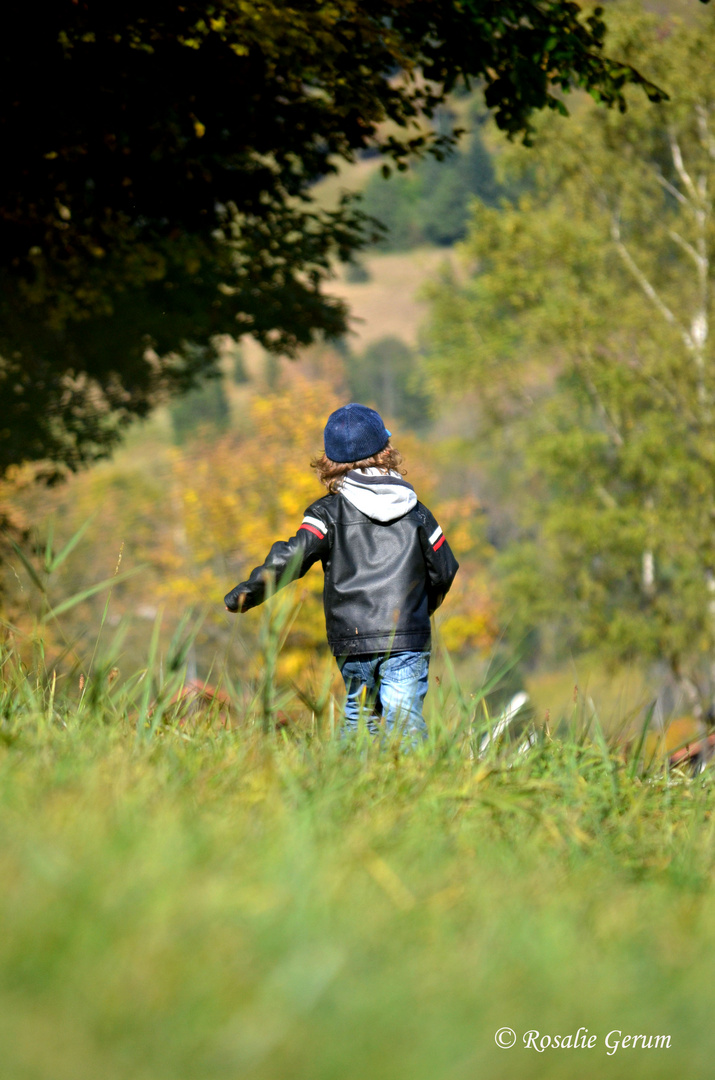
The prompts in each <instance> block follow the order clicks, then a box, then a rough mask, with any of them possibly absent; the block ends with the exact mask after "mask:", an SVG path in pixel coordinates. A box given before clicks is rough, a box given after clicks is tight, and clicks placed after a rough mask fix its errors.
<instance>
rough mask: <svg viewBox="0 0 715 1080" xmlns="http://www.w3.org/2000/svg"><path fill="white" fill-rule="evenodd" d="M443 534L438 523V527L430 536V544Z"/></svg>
mask: <svg viewBox="0 0 715 1080" xmlns="http://www.w3.org/2000/svg"><path fill="white" fill-rule="evenodd" d="M441 535H442V530H441V529H440V527H439V525H438V526H437V528H436V529H435V531H434V532H433V533H432V535H431V536H430V538H429V542H430V544H434V542H435V540H439V538H440V536H441Z"/></svg>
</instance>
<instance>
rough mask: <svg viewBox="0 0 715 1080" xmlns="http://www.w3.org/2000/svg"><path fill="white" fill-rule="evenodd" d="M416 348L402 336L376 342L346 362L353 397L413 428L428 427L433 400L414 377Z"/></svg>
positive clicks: (419, 429)
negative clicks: (410, 345) (414, 349)
mask: <svg viewBox="0 0 715 1080" xmlns="http://www.w3.org/2000/svg"><path fill="white" fill-rule="evenodd" d="M416 374H417V372H416V369H415V354H414V351H413V350H412V349H411V348H410V347H409V345H407V344H406V343H405V342H404V341H402V340H401V339H400V338H396V337H384V338H380V339H379V341H374V342H373V343H372V344H371V345H368V347H367V348H366V349H365V351H364V353H363V354H362V356H360V357H359V358H355V359H354V360H352V362H349V363H348V365H347V380H348V386H349V388H350V396H351V397H352V399H353V400H354V401H364V402H369V403H371V404H373V405H375V406H376V407H377V408H378V409H380V410H381V411H383V412H384V413H386V414H387V415H388V416H394V417H396V418H397V419H399V420H401V421H402V422H403V423H404V424H406V425H407V426H409V427H411V428H412V429H413V430H414V431H422V432H424V431H425V430H426V428H428V427H429V424H430V420H431V412H432V402H431V401H430V398H429V395H428V394H427V392H426V391H425V389H424V386H421V385H418V384H417V382H416V379H415V376H416Z"/></svg>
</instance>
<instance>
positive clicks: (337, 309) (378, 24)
mask: <svg viewBox="0 0 715 1080" xmlns="http://www.w3.org/2000/svg"><path fill="white" fill-rule="evenodd" d="M603 37H604V24H603V22H602V20H601V18H600V15H599V13H598V10H596V12H594V14H593V15H590V16H588V17H584V16H582V12H581V10H580V8H579V5H578V4H576V3H563V2H556V0H502V2H501V3H500V4H498V5H495V4H493V3H486V2H484V0H453V2H449V3H440V4H435V3H433V2H432V0H392V2H388V0H367V2H365V0H360V2H357V0H336V2H335V3H331V4H325V3H319V2H317V0H294V2H293V3H292V4H291V5H283V4H280V3H278V2H276V0H247V2H241V3H239V2H238V0H216V2H214V3H212V4H206V3H203V2H199V0H185V2H184V3H182V4H176V5H169V6H166V5H162V4H157V3H153V4H152V3H150V4H148V5H147V3H146V2H144V3H141V4H140V3H138V2H137V0H125V2H123V3H121V4H120V3H118V2H117V0H104V2H102V3H99V2H97V0H73V2H72V3H71V4H70V3H68V2H64V3H59V4H54V5H52V6H51V7H50V8H49V9H48V10H47V11H44V12H43V17H42V19H37V18H36V15H35V12H34V10H33V9H31V8H28V7H27V6H23V5H14V7H13V8H12V10H11V11H10V12H9V13H8V14H7V16H6V19H5V23H4V35H3V52H2V65H1V68H0V81H1V84H2V91H3V92H2V97H1V100H2V105H1V106H0V122H1V130H2V134H3V159H4V168H3V185H2V191H1V193H0V251H2V253H3V254H2V263H1V264H0V297H1V299H0V391H1V392H2V396H3V404H4V408H3V422H2V425H1V426H0V472H3V471H5V470H6V469H7V468H8V467H9V466H10V465H11V464H12V463H13V462H16V461H18V460H38V459H45V460H47V461H49V462H50V463H54V464H51V465H50V466H48V469H47V473H48V475H53V474H56V473H57V472H58V471H61V469H62V467H63V466H69V467H70V468H76V467H78V466H79V465H81V464H82V463H84V462H86V461H89V460H92V459H93V458H96V457H97V456H101V455H102V454H105V453H106V452H107V451H108V449H109V448H110V447H111V446H112V445H113V444H114V443H115V442H116V440H117V438H118V437H119V434H120V431H121V428H122V426H123V425H124V424H126V423H127V422H128V421H129V420H130V419H131V418H132V417H133V416H136V415H144V414H145V413H146V412H147V411H148V410H149V409H150V408H151V407H152V405H153V404H154V403H155V402H156V400H157V398H158V397H159V396H161V395H163V394H166V393H168V392H171V391H181V390H185V389H188V388H190V387H191V386H192V385H194V384H195V382H196V381H197V379H200V378H201V377H202V376H203V375H204V374H206V373H207V372H208V371H210V369H211V367H212V365H213V363H214V361H213V358H212V356H211V352H210V350H208V351H207V350H205V349H204V350H201V349H198V350H194V351H193V353H192V354H191V355H187V354H186V352H185V350H184V349H183V345H184V343H185V342H191V341H193V342H195V343H196V344H198V345H202V346H205V345H206V344H207V342H208V341H209V340H210V339H211V336H212V335H213V334H218V333H224V332H230V333H232V334H234V335H235V336H240V335H241V334H242V333H246V332H247V333H251V334H253V335H255V336H256V337H257V338H258V339H259V340H260V341H261V342H262V343H263V344H264V345H266V346H268V347H270V348H273V349H276V350H281V351H284V352H287V353H290V352H292V351H294V350H295V348H296V347H297V346H298V345H299V344H301V343H306V342H308V341H310V340H311V339H312V338H313V337H314V335H315V334H317V333H324V334H327V335H334V334H338V333H340V332H341V331H342V330H343V329H344V322H345V311H344V308H343V307H342V306H341V304H340V303H338V302H336V301H335V300H331V299H330V298H329V297H326V296H325V295H324V293H323V292H322V285H323V284H324V281H325V279H326V277H327V276H328V274H329V270H330V265H331V261H332V260H333V259H334V258H335V257H336V256H337V257H338V258H343V259H344V258H347V257H348V256H349V255H350V254H351V252H354V251H355V250H356V249H357V248H359V246H360V245H361V244H363V243H364V242H365V241H366V239H367V238H368V237H369V236H370V234H371V229H370V225H369V223H368V222H367V221H366V220H365V217H364V215H362V214H361V213H360V211H359V210H358V209H357V208H356V207H355V206H352V205H350V204H349V202H342V203H341V204H340V206H339V207H338V208H337V209H335V210H333V211H330V212H328V211H323V210H321V209H320V208H318V207H317V206H315V205H314V204H313V203H312V202H311V200H310V186H311V184H312V183H313V182H314V180H315V179H316V178H317V177H320V176H322V175H324V174H325V173H327V172H330V171H331V170H334V169H335V168H336V163H337V162H338V161H339V160H340V159H347V160H351V159H352V158H354V156H355V155H356V154H357V153H359V152H360V151H362V150H365V149H368V148H377V149H378V150H380V151H382V152H384V153H385V154H387V155H390V156H391V157H392V158H393V159H394V160H395V161H396V163H397V164H398V167H402V166H403V165H404V162H405V160H406V158H407V156H408V155H409V154H410V153H412V152H415V151H419V150H424V149H425V148H426V147H428V146H431V149H432V150H434V151H435V152H436V153H437V154H440V153H441V152H442V151H443V150H444V148H445V144H446V143H449V137H446V138H444V139H441V140H440V137H439V136H436V135H433V136H431V135H430V134H429V133H428V132H427V131H426V130H425V126H424V121H425V120H427V119H429V117H430V116H431V115H432V114H433V112H434V110H435V108H436V107H437V106H438V105H439V104H440V102H441V101H442V100H443V99H444V97H445V95H446V94H447V93H448V92H449V91H450V90H451V89H452V87H453V86H454V85H455V83H456V81H457V80H459V79H463V80H470V79H479V80H481V81H482V82H483V83H484V86H485V99H486V102H487V105H488V107H489V108H490V109H492V110H493V111H494V113H495V116H496V118H497V122H498V123H499V125H500V126H501V127H502V128H503V129H504V130H506V131H508V132H509V133H510V134H518V133H521V132H526V133H527V134H528V131H529V129H530V117H531V114H532V112H533V110H535V109H539V108H542V107H545V106H548V107H552V108H558V109H563V103H562V92H563V91H565V90H568V89H569V88H571V87H573V86H583V87H585V88H586V89H588V90H589V91H591V92H592V93H593V94H595V95H597V96H598V97H599V99H600V100H602V101H605V102H606V103H608V104H614V103H617V104H621V103H622V102H623V100H624V99H623V89H624V86H625V85H626V84H627V83H629V82H632V83H640V84H641V85H643V86H644V87H645V89H646V91H647V93H648V94H650V95H651V96H655V97H657V96H658V91H657V90H656V88H655V87H653V86H652V85H651V84H650V83H648V82H647V81H646V80H644V79H643V78H642V77H641V76H640V75H639V74H638V73H637V72H636V71H635V70H633V69H632V68H630V67H629V66H628V65H627V64H624V63H622V62H619V61H614V60H611V59H609V58H608V57H607V56H606V55H605V54H604V52H603V47H602V46H603ZM385 121H390V122H391V123H390V126H389V127H383V126H382V125H383V124H384V122H385ZM384 132H388V133H387V134H385V133H384Z"/></svg>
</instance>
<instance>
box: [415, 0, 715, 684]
mask: <svg viewBox="0 0 715 1080" xmlns="http://www.w3.org/2000/svg"><path fill="white" fill-rule="evenodd" d="M712 19H713V15H712V13H710V12H708V13H703V14H702V16H701V17H700V18H699V19H697V20H696V19H694V20H693V21H692V23H690V24H688V25H672V26H669V27H667V29H666V28H664V27H663V26H662V24H661V23H659V21H658V20H657V19H656V18H655V17H653V16H648V15H645V14H643V13H642V12H641V11H640V10H638V9H635V8H629V7H628V6H621V7H619V8H614V9H613V13H612V16H611V19H610V25H611V28H612V35H613V40H612V46H611V47H612V48H614V49H617V50H618V51H619V52H620V53H621V54H622V55H624V56H627V57H628V58H629V59H631V61H632V62H634V63H636V64H638V65H639V66H640V67H641V68H642V69H643V70H645V71H648V72H649V73H651V75H652V77H653V78H654V79H656V80H657V79H661V78H662V80H663V81H664V83H665V84H666V85H667V86H668V89H669V92H670V101H669V102H668V103H667V104H663V105H661V106H659V107H658V108H645V109H644V108H641V106H640V104H639V103H638V102H637V101H633V102H631V104H630V107H629V110H628V112H627V113H626V114H625V116H620V115H617V114H606V113H604V112H601V111H599V110H597V109H595V108H592V107H591V106H590V104H589V103H587V102H583V103H582V105H581V107H580V108H579V110H578V112H577V114H576V115H575V116H574V117H572V119H571V120H570V121H569V122H568V123H563V122H562V121H560V120H558V119H557V118H553V120H552V121H551V122H549V123H545V124H543V125H542V127H541V128H540V131H539V139H538V142H537V145H536V146H535V147H534V148H533V149H532V150H530V151H528V152H526V151H524V150H523V149H522V150H519V151H516V150H515V151H514V152H513V153H512V154H511V159H510V162H507V163H508V164H509V163H510V164H511V166H512V168H513V169H514V171H515V172H516V173H517V176H518V177H519V178H521V179H524V178H527V179H528V186H529V190H528V193H525V194H522V196H521V198H520V200H519V202H518V204H517V205H515V206H505V207H504V208H502V210H501V211H496V210H494V209H490V208H488V207H484V206H482V205H476V206H475V208H474V214H473V220H472V225H471V229H470V234H469V239H468V242H467V245H466V249H465V250H466V253H467V256H468V258H469V260H470V263H471V266H472V267H475V266H476V267H477V272H476V273H475V274H473V276H472V277H471V279H470V280H469V281H468V283H467V284H466V285H465V286H461V285H460V284H458V283H457V281H456V280H450V279H446V280H445V281H443V282H442V283H441V284H438V285H437V286H436V287H435V289H434V290H433V297H434V309H433V324H432V340H433V349H432V361H431V362H432V367H433V370H434V372H435V373H436V374H437V375H438V376H439V377H440V378H441V379H442V381H443V382H445V383H451V385H452V386H453V387H455V389H457V390H458V391H459V392H460V393H461V392H463V389H464V387H465V386H472V387H476V389H477V391H478V394H479V398H480V401H481V424H482V430H483V432H484V433H485V434H486V432H488V430H489V427H490V425H496V428H497V429H498V433H497V431H496V429H495V428H494V427H492V430H495V440H494V442H493V443H492V444H491V450H490V452H491V453H493V454H494V455H495V459H496V460H498V461H499V462H500V463H501V468H502V469H504V470H506V471H508V472H509V473H510V476H511V479H510V480H509V483H510V484H513V490H512V493H511V499H512V507H513V510H512V521H513V523H514V525H515V526H516V527H517V528H518V529H519V530H520V534H519V535H520V539H519V541H518V542H517V543H512V544H510V545H509V546H508V547H507V548H506V550H505V551H504V556H503V558H502V560H501V565H502V569H503V571H504V574H505V588H506V592H507V596H508V600H509V607H510V609H511V610H512V611H513V612H514V618H513V621H512V629H513V632H514V633H515V634H516V635H517V636H518V635H520V634H525V633H527V632H529V631H530V630H533V628H535V627H538V626H539V625H540V624H542V625H543V624H545V623H550V624H551V626H552V627H555V639H556V640H557V641H558V642H559V646H560V649H561V650H562V651H561V655H564V654H565V653H566V651H567V650H569V649H572V648H575V649H579V648H584V647H586V648H593V647H596V648H601V649H603V650H605V652H606V654H607V655H608V656H610V657H611V658H619V659H628V658H633V657H638V658H641V659H664V660H666V661H667V662H668V663H669V664H670V666H671V668H672V669H673V671H674V672H675V673H676V675H677V676H679V677H682V678H683V680H685V681H688V679H689V678H692V677H694V676H696V675H698V673H699V669H700V667H701V662H702V664H703V665H704V664H706V663H709V659H708V658H709V657H711V655H712V652H713V649H714V648H715V623H714V622H713V615H712V610H711V602H710V595H711V592H710V589H711V586H710V582H711V576H712V570H713V567H715V548H714V547H713V521H714V520H715V471H714V470H713V462H714V461H715V440H714V439H713V428H712V417H713V407H714V405H715V381H714V380H713V371H714V370H715V368H714V366H713V344H712V333H711V327H712V319H713V314H714V313H713V308H712V299H711V282H712V279H713V276H714V275H715V261H714V257H715V221H714V220H713V216H712V207H711V203H710V199H709V195H708V194H707V193H708V192H709V191H710V190H712V187H713V185H714V184H715V161H714V160H713V157H712V149H711V148H712V140H713V138H715V134H714V133H715V109H714V108H713V101H712V96H711V94H710V83H709V77H708V74H707V73H708V71H710V70H711V67H712V64H713V62H714V61H715V53H713V46H712V42H713V34H712V29H713V28H712ZM505 158H509V155H505ZM495 451H496V453H495ZM701 674H702V672H701ZM708 685H709V682H708V680H704V681H703V683H702V684H701V685H700V687H697V688H696V687H693V684H692V683H690V688H691V691H694V693H693V695H692V696H693V697H696V696H697V691H698V690H699V691H700V693H701V694H702V695H703V696H707V695H708V693H709V691H708Z"/></svg>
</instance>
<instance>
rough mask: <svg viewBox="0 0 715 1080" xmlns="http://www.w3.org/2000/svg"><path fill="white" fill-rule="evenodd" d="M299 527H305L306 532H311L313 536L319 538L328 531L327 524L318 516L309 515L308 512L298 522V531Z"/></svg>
mask: <svg viewBox="0 0 715 1080" xmlns="http://www.w3.org/2000/svg"><path fill="white" fill-rule="evenodd" d="M300 529H307V530H308V532H312V533H313V534H314V535H315V536H319V537H320V539H321V540H322V539H323V537H324V536H325V535H326V534H327V531H328V527H327V525H325V524H324V523H323V522H322V521H321V520H320V518H317V517H311V516H310V515H309V514H306V515H305V517H304V518H303V520H302V522H301V524H300V528H299V530H298V531H299V532H300Z"/></svg>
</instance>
